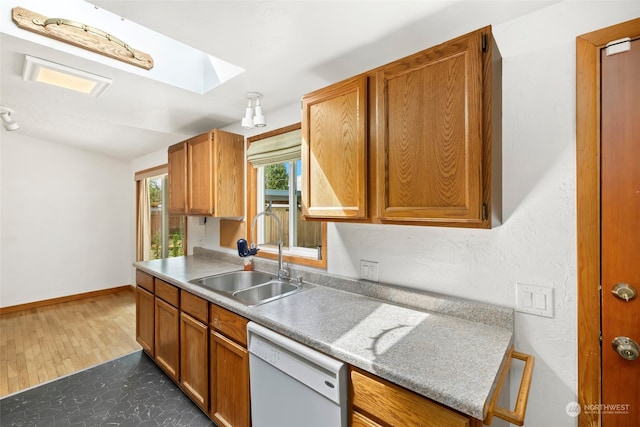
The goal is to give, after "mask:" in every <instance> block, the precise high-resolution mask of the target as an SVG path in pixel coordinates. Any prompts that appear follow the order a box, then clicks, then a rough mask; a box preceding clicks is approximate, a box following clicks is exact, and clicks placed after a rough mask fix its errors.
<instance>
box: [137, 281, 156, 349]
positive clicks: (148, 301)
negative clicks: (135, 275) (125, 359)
mask: <svg viewBox="0 0 640 427" xmlns="http://www.w3.org/2000/svg"><path fill="white" fill-rule="evenodd" d="M154 307H155V302H154V296H153V294H152V293H151V292H149V291H147V290H145V289H143V288H141V287H139V286H138V287H136V341H138V344H140V345H141V346H142V349H143V350H144V351H145V353H147V354H148V355H149V356H151V357H154V340H155V338H154V337H155V333H156V332H155V328H154V323H155V320H154V311H155V308H154Z"/></svg>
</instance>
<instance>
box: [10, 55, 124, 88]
mask: <svg viewBox="0 0 640 427" xmlns="http://www.w3.org/2000/svg"><path fill="white" fill-rule="evenodd" d="M22 80H32V81H36V82H41V83H46V84H50V85H53V86H58V87H62V88H65V89H70V90H74V91H76V92H80V93H84V94H86V95H91V96H93V97H96V98H97V97H98V96H99V95H100V94H101V93H102V92H104V90H105V89H106V88H107V87H108V86H109V85H110V84H111V82H112V80H111V79H109V78H107V77H102V76H99V75H97V74H92V73H88V72H86V71H82V70H77V69H75V68H71V67H67V66H66V65H61V64H56V63H55V62H51V61H47V60H45V59H40V58H36V57H34V56H30V55H25V56H24V68H23V69H22Z"/></svg>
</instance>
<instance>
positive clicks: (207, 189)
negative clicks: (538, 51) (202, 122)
mask: <svg viewBox="0 0 640 427" xmlns="http://www.w3.org/2000/svg"><path fill="white" fill-rule="evenodd" d="M187 153H188V159H189V160H188V163H189V167H188V175H189V178H188V182H189V185H188V195H189V196H188V199H189V213H190V214H192V215H211V214H213V211H214V202H213V188H212V183H213V176H214V170H213V142H212V140H211V133H210V132H207V133H204V134H202V135H198V136H196V137H195V138H192V139H190V140H189V141H187Z"/></svg>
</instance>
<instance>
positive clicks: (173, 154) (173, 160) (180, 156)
mask: <svg viewBox="0 0 640 427" xmlns="http://www.w3.org/2000/svg"><path fill="white" fill-rule="evenodd" d="M167 156H168V163H169V176H168V181H169V213H170V214H172V215H185V214H186V213H187V209H188V206H187V144H186V142H180V143H179V144H175V145H172V146H171V147H169V150H168V153H167Z"/></svg>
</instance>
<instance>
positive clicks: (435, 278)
mask: <svg viewBox="0 0 640 427" xmlns="http://www.w3.org/2000/svg"><path fill="white" fill-rule="evenodd" d="M496 8H497V9H496V14H497V13H498V12H499V11H498V9H499V5H498V6H496ZM638 16H640V2H637V1H606V2H605V1H564V2H560V3H556V4H553V5H550V6H549V7H547V8H545V9H542V10H540V11H538V12H534V13H531V14H529V15H527V16H525V17H522V18H519V19H516V20H512V21H509V22H506V23H501V24H497V25H494V26H493V31H494V35H495V38H496V41H497V44H498V47H499V49H500V51H501V53H502V56H503V88H502V93H503V95H502V96H503V119H502V133H503V144H502V155H503V161H502V175H503V176H502V183H503V185H502V187H503V192H502V196H503V205H502V211H503V212H502V222H503V225H501V226H499V227H496V228H494V229H492V230H467V229H455V228H431V227H411V226H393V225H385V226H382V225H359V224H344V223H334V224H330V226H329V242H328V244H329V248H328V252H329V255H328V256H329V259H328V271H329V272H330V273H332V274H336V275H340V276H346V277H357V276H358V275H359V263H360V260H361V259H364V260H370V261H377V262H378V263H379V279H380V282H384V283H390V284H395V285H400V286H406V287H411V288H416V289H423V290H429V291H434V292H440V293H444V294H448V295H454V296H459V297H463V298H468V299H472V300H478V301H484V302H489V303H493V304H497V305H502V306H509V307H515V285H516V284H517V283H526V284H532V285H538V286H545V287H550V288H553V292H554V297H555V306H554V317H553V318H545V317H538V316H533V315H529V314H521V313H517V314H516V340H515V345H516V348H517V349H518V350H520V351H523V352H526V353H531V354H533V355H534V356H535V357H536V365H535V370H534V378H533V382H532V386H531V394H530V397H529V405H528V409H527V417H526V422H525V426H529V427H540V426H554V427H558V426H575V425H577V420H576V418H573V417H571V416H569V415H567V412H566V406H567V404H568V403H570V402H572V401H575V400H576V399H577V397H576V396H577V325H576V210H575V198H576V176H575V174H576V168H575V159H576V156H575V74H576V70H575V39H576V37H577V36H579V35H580V34H584V33H586V32H590V31H594V30H597V29H599V28H603V27H607V26H609V25H613V24H616V23H619V22H623V21H626V20H629V19H633V18H636V17H638ZM491 23H492V22H487V24H491ZM494 24H495V23H494ZM297 111H299V110H296V113H293V112H292V113H291V116H290V117H291V119H290V120H289V122H285V123H283V125H286V124H289V123H292V122H294V121H297V120H299V118H298V116H297ZM235 131H239V129H236V130H235ZM215 233H216V231H215V230H214V229H211V230H210V229H209V228H207V235H206V238H205V240H206V245H205V246H206V247H210V248H216V246H217V244H216V243H215V242H216V234H215ZM519 368H520V366H518V365H515V366H514V368H513V370H512V375H511V394H512V404H513V403H515V395H514V394H515V393H516V392H517V390H518V387H519V379H520V377H519V375H520V372H518V371H519Z"/></svg>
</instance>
